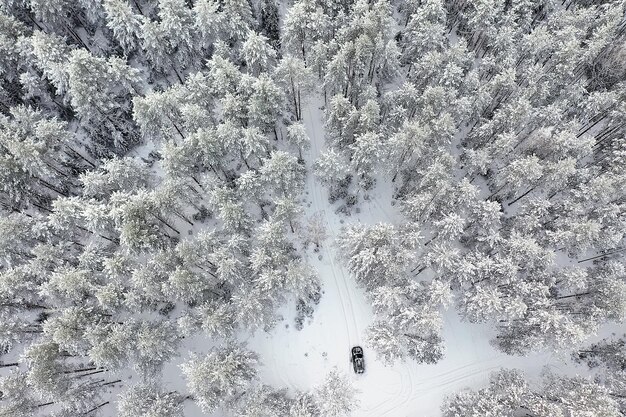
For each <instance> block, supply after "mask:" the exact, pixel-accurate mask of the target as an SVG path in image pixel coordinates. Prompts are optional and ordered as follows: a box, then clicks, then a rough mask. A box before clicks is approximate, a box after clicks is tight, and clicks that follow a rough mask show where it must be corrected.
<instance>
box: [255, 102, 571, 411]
mask: <svg viewBox="0 0 626 417" xmlns="http://www.w3.org/2000/svg"><path fill="white" fill-rule="evenodd" d="M322 104H323V101H321V100H319V99H318V100H316V101H314V102H312V103H310V104H309V105H308V106H307V109H306V110H305V112H304V119H305V120H304V123H305V125H306V128H307V132H308V134H309V136H310V138H311V149H310V151H309V154H308V158H307V160H308V163H309V169H310V168H311V167H310V164H311V163H312V161H314V160H315V158H316V157H317V156H318V155H319V154H320V152H321V151H322V149H323V148H324V131H323V125H324V123H323V111H322V110H321V109H320V107H321V105H322ZM391 193H392V187H391V186H390V184H380V183H379V185H378V187H377V188H376V190H375V191H374V192H373V193H372V194H371V195H370V200H369V201H366V202H362V203H361V204H360V208H361V210H360V213H355V214H353V215H352V216H349V217H347V216H345V215H344V214H337V213H335V209H334V208H333V206H332V205H330V204H329V203H328V196H327V191H326V189H325V188H324V187H322V186H321V185H320V184H319V183H318V182H317V181H316V180H315V178H314V176H313V175H312V174H311V170H309V175H308V177H307V184H306V190H305V198H306V203H305V207H306V215H312V214H314V213H322V215H323V218H324V220H325V222H326V224H327V232H328V239H327V241H326V242H325V243H324V244H323V247H322V248H321V249H320V252H319V255H321V260H319V259H318V254H317V253H314V252H313V251H309V259H308V260H307V261H308V262H310V264H311V265H312V266H313V267H314V268H315V269H316V270H317V273H318V275H319V277H320V279H321V281H322V284H323V291H324V292H323V295H322V298H321V300H320V303H319V305H318V306H317V307H316V310H315V313H314V316H313V319H312V320H311V321H310V322H307V323H306V324H305V327H304V328H303V329H302V330H300V331H298V330H296V329H295V327H294V326H293V322H292V318H293V317H294V316H295V308H294V306H288V307H285V308H284V309H283V310H282V311H281V313H282V316H283V317H284V321H283V322H280V323H279V324H278V325H277V327H276V328H274V329H273V330H272V331H271V332H269V333H267V332H263V331H257V332H256V333H255V334H254V335H253V336H251V337H245V338H244V340H246V341H247V342H248V344H249V347H250V348H251V349H253V350H254V351H256V352H257V353H258V354H259V355H260V358H261V363H262V366H261V367H260V369H259V372H260V380H261V381H262V382H263V383H267V384H270V385H272V386H274V387H276V388H288V389H289V391H290V394H294V393H295V392H296V391H297V390H301V391H304V390H309V389H311V388H312V387H314V386H315V385H317V384H319V383H321V382H322V380H323V379H324V377H325V375H326V374H327V373H328V372H329V371H330V370H331V369H333V368H334V367H337V368H338V369H339V370H341V371H343V372H345V373H346V374H348V375H350V378H351V380H352V382H353V383H354V385H355V386H356V388H357V389H358V390H359V400H360V408H359V410H358V411H356V412H354V413H353V414H352V416H353V417H383V416H394V417H401V416H416V415H419V416H424V417H430V416H433V417H435V416H439V415H440V411H439V408H440V406H441V404H442V402H443V401H444V398H445V397H446V396H447V395H450V394H452V393H454V392H458V391H459V390H462V389H464V388H468V387H473V388H477V387H480V386H484V385H486V383H487V381H488V378H489V374H490V373H491V372H493V371H496V370H498V369H500V368H502V367H505V368H519V369H522V370H524V371H525V373H526V374H527V376H528V377H529V378H533V377H538V376H539V375H540V373H541V372H542V371H543V370H544V369H546V368H548V369H553V370H555V371H558V372H561V373H567V372H570V373H571V372H574V373H575V371H576V370H575V369H574V367H573V365H572V364H571V361H568V356H569V352H564V353H563V354H556V353H553V352H543V353H537V354H532V355H529V356H526V357H518V356H509V355H506V354H504V353H502V352H499V351H497V350H496V349H494V348H493V347H492V346H491V345H490V344H489V340H490V339H491V338H492V337H493V335H494V331H493V330H492V329H490V326H488V325H482V324H480V325H479V324H470V323H464V322H462V321H461V320H460V318H459V317H458V315H457V314H456V312H455V311H454V308H450V309H448V310H447V311H446V313H445V315H444V319H445V325H444V339H445V342H446V348H447V350H446V354H445V358H444V359H443V360H441V361H440V362H439V363H437V364H436V365H418V364H416V363H397V364H395V365H394V366H385V365H384V364H383V363H382V362H381V361H380V360H378V358H377V357H376V354H375V352H374V351H373V350H371V349H368V346H367V344H366V334H365V330H366V328H367V326H368V325H369V324H370V323H371V322H372V321H373V312H372V309H371V306H370V304H369V302H368V300H367V299H366V296H365V292H364V290H363V289H361V288H359V287H358V286H357V284H356V282H355V280H354V278H353V277H352V276H351V275H350V274H349V272H348V271H347V270H346V269H345V268H344V267H343V265H342V263H341V262H340V261H339V260H338V259H336V250H335V247H334V245H333V242H334V240H335V238H336V237H337V235H338V233H339V232H340V229H341V227H342V226H343V225H345V224H347V223H348V222H361V223H364V224H376V223H379V222H397V221H398V219H399V218H400V215H399V213H398V212H397V210H396V208H395V207H393V206H391V201H392V200H391ZM355 345H362V346H363V347H364V349H365V366H366V371H365V373H364V374H362V375H356V374H354V373H353V372H352V368H351V364H350V348H351V347H352V346H355ZM566 367H569V368H568V369H565V368H566Z"/></svg>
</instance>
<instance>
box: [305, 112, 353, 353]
mask: <svg viewBox="0 0 626 417" xmlns="http://www.w3.org/2000/svg"><path fill="white" fill-rule="evenodd" d="M307 114H308V116H309V123H310V126H311V131H312V133H313V134H312V138H311V150H312V152H311V163H312V162H313V161H314V160H315V159H316V158H317V157H318V156H319V154H320V151H321V145H322V143H323V142H322V141H323V140H324V138H323V137H320V135H319V134H318V131H317V128H316V124H317V122H318V121H317V120H314V118H313V115H312V113H311V108H310V106H308V108H307ZM309 175H310V177H309V183H308V188H309V190H310V193H311V195H312V198H313V206H314V208H315V210H316V211H317V210H319V209H321V208H322V207H323V204H322V200H323V198H324V196H323V195H322V190H321V188H320V187H319V186H316V184H315V178H314V175H313V170H312V164H311V165H310V166H309ZM321 213H322V218H323V219H324V221H325V223H326V225H327V226H328V225H331V224H332V223H331V220H332V219H331V218H330V217H329V215H328V212H327V211H326V210H321ZM333 230H334V228H333ZM334 238H335V235H334V234H333V235H332V239H333V240H334ZM323 252H324V256H326V257H327V259H328V261H329V262H330V269H331V275H332V278H333V282H334V284H335V288H336V290H337V295H338V298H339V303H340V305H341V310H342V312H343V321H344V325H345V328H346V334H347V336H348V341H349V343H350V344H352V341H353V340H354V339H353V337H352V332H351V329H350V324H349V323H348V311H347V309H346V305H347V303H349V302H350V301H349V296H348V297H346V296H345V295H344V294H343V292H342V291H341V287H340V285H339V282H338V279H337V273H336V270H337V267H336V265H335V262H334V260H333V256H332V254H331V253H330V251H329V250H328V248H327V247H324V249H323ZM349 310H350V315H351V316H352V321H353V324H355V323H356V319H355V317H354V308H353V307H352V304H351V303H350V305H349ZM353 330H354V331H355V332H357V331H358V329H357V328H356V327H355V328H354V329H353Z"/></svg>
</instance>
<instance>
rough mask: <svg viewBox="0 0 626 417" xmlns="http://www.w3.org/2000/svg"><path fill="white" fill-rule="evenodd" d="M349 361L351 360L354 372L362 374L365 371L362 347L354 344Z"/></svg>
mask: <svg viewBox="0 0 626 417" xmlns="http://www.w3.org/2000/svg"><path fill="white" fill-rule="evenodd" d="M350 362H352V367H353V368H354V373H356V374H362V373H363V372H365V360H364V359H363V348H362V347H361V346H354V347H353V348H352V351H351V355H350Z"/></svg>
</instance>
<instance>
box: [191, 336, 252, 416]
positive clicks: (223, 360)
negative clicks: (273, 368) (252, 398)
mask: <svg viewBox="0 0 626 417" xmlns="http://www.w3.org/2000/svg"><path fill="white" fill-rule="evenodd" d="M256 363H257V358H256V355H255V354H254V353H252V352H250V351H248V350H246V349H245V347H244V346H242V345H236V344H229V345H227V346H225V347H221V348H213V349H212V350H211V351H210V352H209V353H208V354H207V355H206V356H205V357H203V358H200V357H198V356H192V357H191V359H190V360H189V361H188V362H185V363H184V364H182V365H181V369H182V371H183V374H184V375H185V378H186V379H187V386H188V388H189V391H190V392H191V394H192V395H193V396H194V401H196V402H197V403H198V405H199V406H200V408H201V409H202V411H203V412H206V413H210V412H212V411H213V410H215V409H216V408H217V407H218V406H219V405H220V404H223V403H224V402H226V401H229V400H232V399H234V398H235V397H236V396H237V395H240V394H241V393H242V392H243V391H245V390H246V389H248V386H249V384H250V381H251V380H253V379H254V378H255V377H256V371H255V369H254V366H255V365H256Z"/></svg>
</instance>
